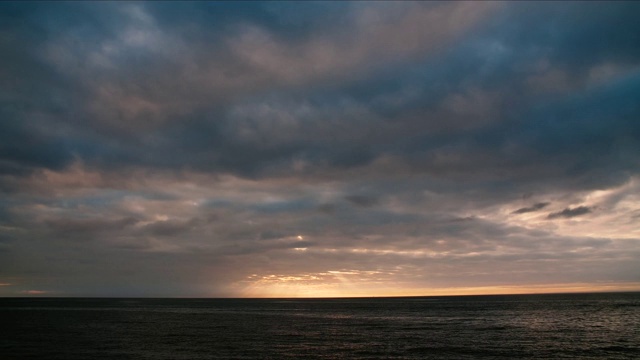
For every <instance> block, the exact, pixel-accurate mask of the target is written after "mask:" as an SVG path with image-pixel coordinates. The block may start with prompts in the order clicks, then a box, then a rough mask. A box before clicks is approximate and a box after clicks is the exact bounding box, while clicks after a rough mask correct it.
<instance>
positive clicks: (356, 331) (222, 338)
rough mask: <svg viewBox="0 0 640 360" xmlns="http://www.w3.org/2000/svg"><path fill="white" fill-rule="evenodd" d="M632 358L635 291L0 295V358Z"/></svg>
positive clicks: (639, 335)
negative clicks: (228, 296) (363, 295)
mask: <svg viewBox="0 0 640 360" xmlns="http://www.w3.org/2000/svg"><path fill="white" fill-rule="evenodd" d="M302 358H304V359H309V358H310V359H563V358H564V359H640V293H607V294H603V293H597V294H555V295H509V296H459V297H411V298H357V299H97V298H0V359H302Z"/></svg>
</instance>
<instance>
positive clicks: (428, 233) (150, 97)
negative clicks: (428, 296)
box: [0, 2, 640, 296]
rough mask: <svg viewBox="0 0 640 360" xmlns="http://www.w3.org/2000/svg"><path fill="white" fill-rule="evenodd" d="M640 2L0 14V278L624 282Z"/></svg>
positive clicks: (152, 286) (64, 9) (107, 7)
mask: <svg viewBox="0 0 640 360" xmlns="http://www.w3.org/2000/svg"><path fill="white" fill-rule="evenodd" d="M637 10H638V5H636V4H633V3H614V4H606V5H604V4H593V3H588V4H583V3H576V4H574V3H486V2H453V3H360V2H347V3H332V2H327V3H312V4H307V3H304V4H303V3H300V4H298V3H272V2H265V3H261V2H252V3H246V4H245V3H242V4H240V3H232V2H230V3H199V2H194V3H179V4H177V3H175V4H174V3H164V2H160V3H152V2H149V3H131V4H125V5H124V6H119V5H118V6H115V5H113V4H108V3H86V4H82V5H78V6H75V5H74V6H73V7H70V6H68V5H67V4H63V3H24V4H22V3H20V4H19V3H7V4H2V5H0V51H2V53H3V55H4V56H3V57H2V58H0V69H1V70H0V84H1V85H2V86H0V89H1V90H0V103H1V104H2V106H0V116H1V117H2V119H3V121H2V122H0V191H1V192H2V194H3V195H2V197H1V200H0V263H2V264H3V274H2V276H3V277H2V282H3V283H4V282H7V283H9V282H10V283H11V284H14V285H12V287H13V288H14V289H13V290H6V289H8V288H9V287H8V286H5V287H4V288H3V290H2V291H3V292H2V294H14V295H15V293H16V292H17V291H21V290H26V289H51V291H55V294H74V295H92V296H93V295H109V296H111V295H126V296H132V295H140V296H147V295H150V296H153V295H158V296H173V295H175V296H185V294H188V295H193V296H195V295H198V296H213V295H218V296H222V295H224V296H237V295H238V294H241V293H242V289H244V287H246V288H250V287H251V285H252V284H259V285H260V286H263V287H267V288H268V287H270V286H274V284H280V285H282V284H285V283H287V282H289V283H292V284H296V286H303V285H304V284H305V282H306V281H311V282H315V283H318V282H320V283H323V282H324V283H326V284H327V286H329V285H330V286H331V287H332V288H333V289H338V288H341V289H343V290H344V289H348V288H349V286H350V285H349V284H352V286H351V288H354V289H355V288H357V287H358V286H361V289H362V292H364V291H365V290H366V291H371V292H372V293H375V292H376V291H383V289H384V291H391V290H390V289H389V286H390V285H389V284H397V286H399V287H402V288H413V289H428V288H446V289H450V288H452V287H456V286H460V287H471V286H498V285H500V286H503V285H509V284H514V283H518V284H529V285H531V286H533V285H535V286H541V284H544V283H546V282H548V281H550V280H549V279H553V281H559V282H565V283H582V282H584V283H597V282H601V281H606V282H614V283H615V282H625V281H630V282H633V281H638V280H639V279H638V278H637V275H635V274H639V273H640V271H638V264H639V263H640V262H638V261H637V260H638V258H639V257H640V254H639V253H638V251H637V250H636V249H637V248H638V239H640V230H639V229H638V227H637V225H636V223H637V218H638V216H639V214H640V207H639V205H638V204H640V198H639V197H638V195H637V194H638V193H639V191H638V187H639V184H640V182H639V181H638V178H639V176H640V174H639V173H638V169H640V163H639V160H638V159H640V145H639V141H638V139H640V126H639V125H638V122H637V118H638V115H640V107H639V106H638V101H637V94H638V93H639V91H640V76H639V74H640V72H639V70H640V52H638V47H637V44H636V42H637V41H635V40H637V39H636V35H635V34H637V32H638V31H637V30H638V22H637V21H636V17H637V16H634V15H635V14H636V13H637V12H638V11H637ZM523 194H529V195H528V196H523ZM523 200H526V202H523ZM595 209H598V210H599V211H595ZM587 215H588V216H587ZM549 219H552V220H553V219H576V220H577V219H579V220H580V221H579V224H577V222H578V221H548V220H549ZM42 274H46V275H47V276H41V275H42ZM254 274H255V275H254ZM557 274H562V275H561V277H560V278H558V277H557ZM318 279H319V280H318ZM15 289H17V290H15ZM376 289H377V290H376ZM263 290H264V291H263ZM11 291H13V293H12V292H11ZM58 291H60V292H58ZM261 291H263V292H261V293H263V294H267V293H268V291H267V290H266V288H265V289H262V290H261ZM416 291H417V290H416Z"/></svg>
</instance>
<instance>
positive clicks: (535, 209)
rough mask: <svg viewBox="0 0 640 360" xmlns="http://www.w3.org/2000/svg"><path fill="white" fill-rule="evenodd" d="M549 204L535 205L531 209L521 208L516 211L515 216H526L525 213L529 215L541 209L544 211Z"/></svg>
mask: <svg viewBox="0 0 640 360" xmlns="http://www.w3.org/2000/svg"><path fill="white" fill-rule="evenodd" d="M549 204H550V203H548V202H542V203H535V204H533V205H531V206H529V207H523V208H520V209H518V210H516V211H514V212H513V214H524V213H528V212H534V211H538V210H540V209H544V208H545V207H547V205H549Z"/></svg>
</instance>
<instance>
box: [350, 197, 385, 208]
mask: <svg viewBox="0 0 640 360" xmlns="http://www.w3.org/2000/svg"><path fill="white" fill-rule="evenodd" d="M345 199H346V200H347V201H349V202H350V203H352V204H354V205H356V206H360V207H371V206H374V205H376V204H377V203H378V199H377V198H375V197H371V196H365V195H347V196H345Z"/></svg>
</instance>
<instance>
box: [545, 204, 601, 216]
mask: <svg viewBox="0 0 640 360" xmlns="http://www.w3.org/2000/svg"><path fill="white" fill-rule="evenodd" d="M590 212H591V208H589V207H587V206H577V207H574V208H566V209H564V210H562V211H558V212H555V213H551V214H549V215H548V216H547V219H557V218H572V217H576V216H580V215H584V214H588V213H590Z"/></svg>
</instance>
